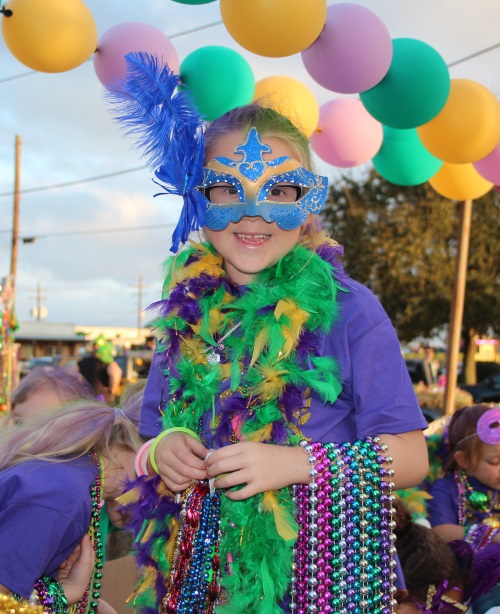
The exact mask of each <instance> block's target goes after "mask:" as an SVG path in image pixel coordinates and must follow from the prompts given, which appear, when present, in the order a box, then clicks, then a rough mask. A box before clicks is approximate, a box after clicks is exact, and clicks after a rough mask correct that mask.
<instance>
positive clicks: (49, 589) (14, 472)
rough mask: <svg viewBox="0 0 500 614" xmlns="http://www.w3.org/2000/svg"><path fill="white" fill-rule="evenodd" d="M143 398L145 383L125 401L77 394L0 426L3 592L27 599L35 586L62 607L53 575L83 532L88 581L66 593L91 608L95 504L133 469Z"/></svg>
mask: <svg viewBox="0 0 500 614" xmlns="http://www.w3.org/2000/svg"><path fill="white" fill-rule="evenodd" d="M141 402H142V390H140V391H139V392H138V393H137V394H131V395H130V396H129V397H128V398H127V400H126V402H124V404H123V407H122V409H113V408H110V407H108V406H107V405H104V404H100V403H97V402H96V401H94V402H92V403H90V402H88V401H87V402H83V401H80V402H78V403H76V404H74V405H73V406H72V407H68V408H66V409H65V410H64V411H62V412H61V411H58V410H55V411H54V412H52V413H48V414H46V415H43V416H41V417H39V418H38V419H36V420H32V421H30V422H29V423H28V422H27V423H26V424H25V425H20V426H17V427H15V428H13V429H8V430H6V431H5V433H2V434H1V436H0V551H1V552H2V556H1V557H0V593H4V594H11V593H14V594H16V595H18V596H20V597H21V598H23V599H28V598H29V597H30V595H31V594H32V592H33V591H34V590H35V592H36V594H37V597H38V600H39V602H40V604H41V605H42V606H43V607H44V609H45V610H47V611H55V612H59V611H60V612H62V610H63V609H65V607H64V603H65V600H66V597H65V595H64V592H63V590H61V586H60V585H59V583H58V582H57V581H56V579H55V578H56V576H57V574H58V573H59V574H62V575H63V576H64V578H66V576H68V572H69V575H70V576H71V571H72V568H71V559H70V561H68V558H69V557H70V555H72V553H73V552H74V551H75V548H77V547H78V545H79V544H80V542H81V541H82V538H83V537H84V536H85V535H86V533H88V534H89V535H90V538H91V544H92V546H93V547H94V549H95V565H94V568H93V570H92V575H91V580H90V585H89V587H88V588H87V590H85V589H82V590H81V592H80V594H79V595H77V596H76V598H75V595H74V592H73V593H72V595H71V596H70V595H67V598H68V601H69V602H70V603H72V602H73V603H74V602H75V601H78V600H79V599H82V601H80V602H79V603H78V604H77V605H76V606H75V608H76V609H77V610H78V612H80V613H82V614H83V613H85V612H94V613H95V612H96V610H97V603H98V600H99V587H100V582H101V577H102V571H101V569H102V556H103V552H102V551H103V541H102V536H101V531H100V516H101V511H100V510H101V508H102V506H103V504H104V503H105V502H111V503H113V502H114V500H115V499H116V497H117V496H118V495H119V494H121V491H122V489H123V485H124V482H125V481H126V480H128V479H133V478H134V477H135V471H134V459H135V454H136V452H137V450H138V448H139V447H140V445H141V440H140V438H139V436H138V434H137V424H138V421H139V412H140V405H141ZM117 520H118V519H117V518H114V522H115V524H116V523H117ZM84 543H85V542H84ZM61 567H62V568H63V571H61V569H60V568H61ZM70 580H71V578H70ZM86 583H88V576H87V579H86ZM62 584H63V587H64V588H65V587H66V585H67V584H68V582H66V580H65V581H64V582H62ZM84 590H85V592H84ZM82 594H83V598H82ZM61 608H62V609H61ZM75 611H76V610H75ZM100 611H101V607H100Z"/></svg>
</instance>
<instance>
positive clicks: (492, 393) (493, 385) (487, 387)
mask: <svg viewBox="0 0 500 614" xmlns="http://www.w3.org/2000/svg"><path fill="white" fill-rule="evenodd" d="M460 388H462V390H466V391H467V392H469V393H470V394H471V395H472V398H473V399H474V403H500V371H497V372H496V373H492V374H491V375H488V377H486V378H485V379H483V380H482V381H481V382H479V383H478V384H462V385H461V386H460Z"/></svg>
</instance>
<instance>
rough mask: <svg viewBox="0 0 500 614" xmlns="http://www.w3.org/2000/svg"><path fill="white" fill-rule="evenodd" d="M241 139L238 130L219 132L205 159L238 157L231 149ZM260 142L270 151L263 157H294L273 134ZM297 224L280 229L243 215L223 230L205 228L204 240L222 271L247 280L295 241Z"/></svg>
mask: <svg viewBox="0 0 500 614" xmlns="http://www.w3.org/2000/svg"><path fill="white" fill-rule="evenodd" d="M243 140H244V135H242V134H241V133H240V132H232V133H229V134H226V135H224V136H221V137H220V138H219V139H218V140H217V142H216V143H214V144H213V145H212V146H211V147H210V149H209V150H208V151H207V152H206V159H207V160H212V159H214V158H217V157H220V156H224V157H226V158H231V159H232V160H235V161H238V160H240V158H241V156H240V155H238V154H235V153H234V150H235V149H236V147H237V146H238V145H240V144H241V143H242V142H243ZM262 141H263V143H265V144H267V145H269V146H270V147H271V149H272V154H266V155H265V158H266V156H267V158H269V159H271V160H272V159H275V158H278V157H280V156H290V157H295V156H296V154H295V152H294V150H293V149H292V148H291V147H290V145H288V144H287V143H285V142H284V141H282V140H281V139H278V138H275V137H263V138H262ZM300 232H301V227H300V226H299V227H298V228H295V229H293V230H282V229H281V228H279V226H277V224H276V223H275V222H266V221H264V220H263V219H262V218H261V217H244V218H242V219H241V220H240V221H239V222H236V223H233V222H230V223H229V225H228V226H227V227H226V228H224V229H223V230H210V229H209V228H205V233H206V236H207V238H208V240H209V241H210V242H211V243H212V245H213V246H214V247H215V249H216V250H217V251H218V253H219V254H220V255H221V256H222V258H224V261H225V264H226V271H227V274H228V275H229V277H230V278H231V280H232V281H234V282H235V283H237V284H242V285H245V284H248V283H249V282H250V281H251V280H252V279H253V277H254V275H256V274H257V273H259V272H260V271H263V270H264V269H266V268H268V267H269V266H272V265H273V264H276V263H277V262H278V261H279V260H280V259H281V258H282V257H283V256H285V255H286V254H288V252H289V251H290V250H291V249H292V248H293V247H294V246H295V245H296V244H297V241H298V240H299V237H300Z"/></svg>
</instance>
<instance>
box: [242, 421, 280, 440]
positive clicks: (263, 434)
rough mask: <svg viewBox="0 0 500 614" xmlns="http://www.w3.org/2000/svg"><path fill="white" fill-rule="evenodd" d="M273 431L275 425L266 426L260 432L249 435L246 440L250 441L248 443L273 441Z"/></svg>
mask: <svg viewBox="0 0 500 614" xmlns="http://www.w3.org/2000/svg"><path fill="white" fill-rule="evenodd" d="M272 430H273V425H272V424H266V426H264V427H263V428H261V429H259V430H258V431H253V432H252V433H248V435H247V437H246V439H248V441H257V442H261V441H268V440H269V439H271V432H272Z"/></svg>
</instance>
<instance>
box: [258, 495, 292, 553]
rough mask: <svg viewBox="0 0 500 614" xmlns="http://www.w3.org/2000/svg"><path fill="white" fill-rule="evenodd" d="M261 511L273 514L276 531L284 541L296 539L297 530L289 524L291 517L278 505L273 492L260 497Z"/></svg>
mask: <svg viewBox="0 0 500 614" xmlns="http://www.w3.org/2000/svg"><path fill="white" fill-rule="evenodd" d="M262 511H264V512H272V513H273V514H274V522H275V523H276V530H277V531H278V535H280V536H281V537H282V538H283V539H284V540H285V541H289V540H290V539H295V538H296V537H297V530H296V529H295V528H294V527H293V525H292V524H291V520H292V517H291V516H290V514H289V513H288V511H287V510H286V509H283V507H282V506H281V505H280V504H279V502H278V499H277V498H276V495H275V494H274V492H273V491H268V492H265V493H264V496H263V497H262Z"/></svg>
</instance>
